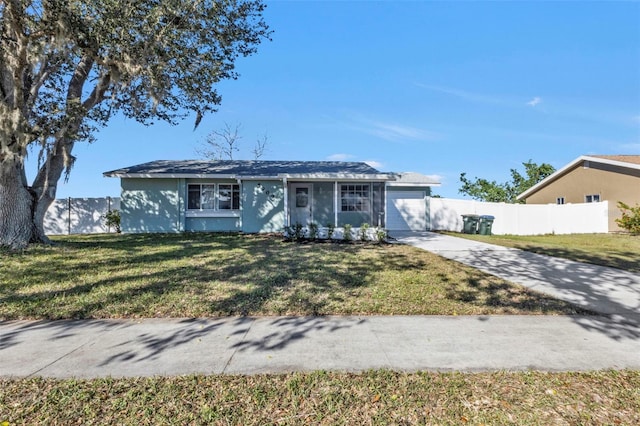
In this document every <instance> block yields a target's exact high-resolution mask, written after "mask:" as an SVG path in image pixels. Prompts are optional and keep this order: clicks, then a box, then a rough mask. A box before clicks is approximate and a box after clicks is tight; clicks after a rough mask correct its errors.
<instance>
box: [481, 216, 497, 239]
mask: <svg viewBox="0 0 640 426" xmlns="http://www.w3.org/2000/svg"><path fill="white" fill-rule="evenodd" d="M494 219H495V216H491V215H482V216H480V219H479V220H478V233H479V234H480V235H491V227H492V226H493V221H494Z"/></svg>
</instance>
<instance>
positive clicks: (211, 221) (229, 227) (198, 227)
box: [185, 216, 242, 232]
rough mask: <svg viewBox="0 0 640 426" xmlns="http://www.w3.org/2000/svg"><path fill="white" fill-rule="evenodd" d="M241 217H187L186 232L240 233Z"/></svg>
mask: <svg viewBox="0 0 640 426" xmlns="http://www.w3.org/2000/svg"><path fill="white" fill-rule="evenodd" d="M241 230H242V227H241V225H240V217H239V216H238V217H187V219H186V222H185V231H192V232H198V231H203V232H239V231H241Z"/></svg>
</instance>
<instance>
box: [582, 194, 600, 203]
mask: <svg viewBox="0 0 640 426" xmlns="http://www.w3.org/2000/svg"><path fill="white" fill-rule="evenodd" d="M584 202H585V203H599V202H600V194H587V195H585V196H584Z"/></svg>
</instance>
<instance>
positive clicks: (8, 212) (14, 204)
mask: <svg viewBox="0 0 640 426" xmlns="http://www.w3.org/2000/svg"><path fill="white" fill-rule="evenodd" d="M33 207H34V201H33V196H32V195H31V193H30V192H29V191H28V189H27V188H26V187H25V186H24V184H23V180H22V174H21V168H20V166H19V165H18V164H16V163H15V162H13V161H9V162H4V163H2V164H1V165H0V247H9V248H10V249H13V250H19V249H23V248H26V247H27V245H28V244H29V243H30V242H35V241H37V240H36V238H37V236H36V233H35V226H34V224H33Z"/></svg>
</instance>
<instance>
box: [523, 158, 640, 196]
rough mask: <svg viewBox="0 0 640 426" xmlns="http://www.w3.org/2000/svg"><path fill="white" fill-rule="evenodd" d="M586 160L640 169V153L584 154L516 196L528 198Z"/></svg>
mask: <svg viewBox="0 0 640 426" xmlns="http://www.w3.org/2000/svg"><path fill="white" fill-rule="evenodd" d="M585 162H591V163H600V164H607V165H610V166H618V167H624V168H627V169H636V170H640V155H582V156H580V157H578V158H576V159H575V160H573V161H572V162H570V163H569V164H567V165H566V166H564V167H563V168H561V169H559V170H557V171H556V172H555V173H553V174H551V175H549V176H547V177H546V178H545V179H543V180H541V181H540V182H538V183H537V184H536V185H534V186H532V187H531V188H529V189H527V190H526V191H524V192H523V193H522V194H520V195H518V196H517V197H516V198H517V199H518V200H521V199H523V198H527V197H529V196H530V195H532V194H534V193H536V192H538V191H539V190H540V189H542V188H544V187H545V186H547V185H549V184H550V183H551V182H553V181H555V180H557V179H559V178H561V177H562V176H564V175H566V174H567V173H569V172H570V171H571V170H573V169H574V168H576V167H578V166H580V165H583V164H584V163H585Z"/></svg>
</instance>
